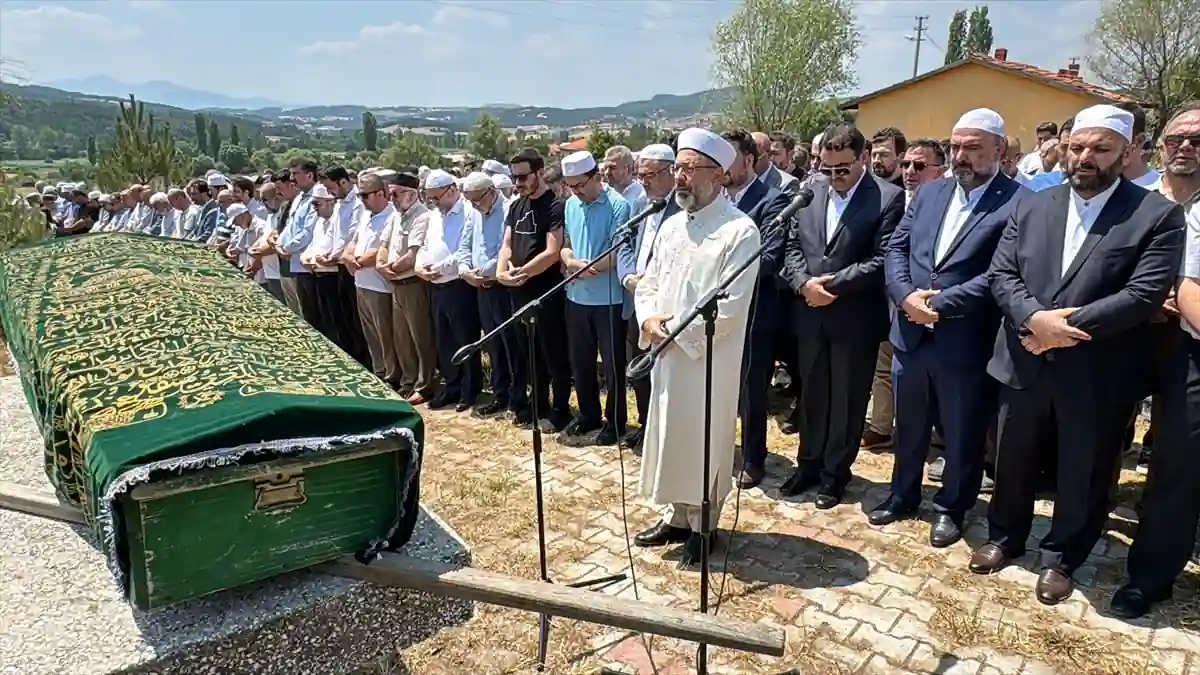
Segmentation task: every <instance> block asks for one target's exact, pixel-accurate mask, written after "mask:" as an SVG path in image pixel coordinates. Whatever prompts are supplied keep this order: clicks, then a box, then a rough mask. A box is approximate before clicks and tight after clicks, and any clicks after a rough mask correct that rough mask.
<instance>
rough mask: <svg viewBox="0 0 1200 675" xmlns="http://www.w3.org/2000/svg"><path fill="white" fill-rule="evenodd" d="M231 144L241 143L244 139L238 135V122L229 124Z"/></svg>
mask: <svg viewBox="0 0 1200 675" xmlns="http://www.w3.org/2000/svg"><path fill="white" fill-rule="evenodd" d="M229 144H230V145H241V144H242V140H241V138H240V137H239V135H238V128H237V125H236V124H230V125H229Z"/></svg>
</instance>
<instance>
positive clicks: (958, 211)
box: [933, 176, 996, 263]
mask: <svg viewBox="0 0 1200 675" xmlns="http://www.w3.org/2000/svg"><path fill="white" fill-rule="evenodd" d="M995 179H996V177H995V176H992V177H991V178H989V179H988V181H987V182H986V183H984V184H983V185H980V186H979V187H977V188H975V189H974V190H971V192H970V193H967V192H966V191H965V190H963V187H962V185H955V186H954V195H953V196H952V197H950V206H949V208H947V209H946V215H945V217H943V218H942V230H941V232H940V233H938V240H937V247H936V248H935V249H934V254H933V261H934V262H935V263H940V262H941V261H942V259H943V258H945V257H946V254H947V253H949V252H950V244H951V243H953V242H954V238H955V237H957V236H958V233H959V231H960V230H962V228H963V225H966V224H967V220H969V219H970V218H971V212H972V211H974V210H975V207H976V206H978V205H979V200H980V199H981V198H982V197H983V195H984V193H986V192H987V190H988V188H990V187H991V186H992V181H993V180H995Z"/></svg>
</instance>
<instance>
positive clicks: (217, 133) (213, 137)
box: [208, 120, 221, 157]
mask: <svg viewBox="0 0 1200 675" xmlns="http://www.w3.org/2000/svg"><path fill="white" fill-rule="evenodd" d="M208 154H209V155H210V156H212V157H220V156H221V128H220V127H218V126H217V121H216V120H209V121H208Z"/></svg>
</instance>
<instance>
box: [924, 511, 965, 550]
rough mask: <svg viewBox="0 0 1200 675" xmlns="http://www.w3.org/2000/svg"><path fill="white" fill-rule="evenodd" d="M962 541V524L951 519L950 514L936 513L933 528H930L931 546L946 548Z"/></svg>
mask: <svg viewBox="0 0 1200 675" xmlns="http://www.w3.org/2000/svg"><path fill="white" fill-rule="evenodd" d="M959 539H962V523H960V522H957V521H955V520H954V518H951V517H950V515H949V514H945V513H935V514H934V516H933V527H930V528H929V545H930V546H932V547H934V548H946V547H947V546H951V545H953V544H954V543H956V542H957V541H958V540H959Z"/></svg>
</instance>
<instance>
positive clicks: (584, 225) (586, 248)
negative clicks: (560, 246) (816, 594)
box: [565, 186, 630, 306]
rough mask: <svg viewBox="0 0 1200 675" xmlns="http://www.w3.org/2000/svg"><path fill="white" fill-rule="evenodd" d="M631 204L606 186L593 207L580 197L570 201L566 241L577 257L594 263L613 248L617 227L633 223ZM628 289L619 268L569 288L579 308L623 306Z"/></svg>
mask: <svg viewBox="0 0 1200 675" xmlns="http://www.w3.org/2000/svg"><path fill="white" fill-rule="evenodd" d="M629 217H630V209H629V202H627V201H625V198H624V197H622V196H621V195H620V193H618V192H617V191H616V190H613V189H612V188H610V187H608V186H605V187H604V191H603V192H601V193H600V196H599V197H598V198H597V199H596V201H594V202H592V203H591V204H585V203H583V200H581V199H580V198H579V197H571V198H570V199H568V200H567V206H566V210H565V221H566V228H565V232H566V238H567V242H568V243H569V247H570V249H571V250H572V251H573V252H574V253H575V257H576V258H580V259H583V260H591V259H593V258H594V257H595V256H597V255H599V254H601V253H603V252H604V250H605V249H607V248H608V247H609V246H611V245H612V238H613V234H614V233H616V231H617V228H618V227H620V226H621V225H624V224H625V222H626V221H628V220H629ZM623 293H624V288H623V287H622V286H621V281H620V279H618V278H617V267H616V265H613V266H612V267H611V268H609V270H608V271H607V272H604V273H603V274H597V275H596V276H594V277H587V278H580V279H576V280H575V281H572V282H571V283H570V284H568V285H567V299H568V300H570V301H571V302H573V303H575V304H577V305H591V306H599V305H619V304H621V303H622V302H623V301H624V295H623Z"/></svg>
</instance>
